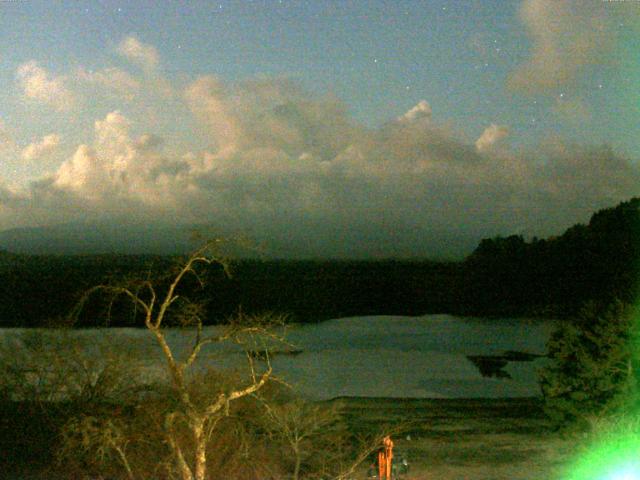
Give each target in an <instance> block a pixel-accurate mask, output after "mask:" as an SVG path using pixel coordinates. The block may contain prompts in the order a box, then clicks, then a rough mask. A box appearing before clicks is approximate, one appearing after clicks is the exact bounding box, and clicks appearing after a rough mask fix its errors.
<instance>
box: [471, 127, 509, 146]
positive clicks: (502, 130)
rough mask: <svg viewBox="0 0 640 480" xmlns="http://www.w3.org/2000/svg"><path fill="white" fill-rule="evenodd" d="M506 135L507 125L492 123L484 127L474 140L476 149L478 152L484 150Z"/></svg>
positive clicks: (507, 133)
mask: <svg viewBox="0 0 640 480" xmlns="http://www.w3.org/2000/svg"><path fill="white" fill-rule="evenodd" d="M507 135H509V129H508V128H507V127H505V126H503V125H496V124H495V123H492V124H491V125H489V126H488V127H487V128H485V129H484V131H483V132H482V135H480V137H479V138H478V139H477V140H476V149H477V150H478V151H479V152H486V151H488V150H490V149H491V147H493V146H494V145H495V144H496V143H498V142H499V141H500V140H502V139H503V138H505V137H506V136H507Z"/></svg>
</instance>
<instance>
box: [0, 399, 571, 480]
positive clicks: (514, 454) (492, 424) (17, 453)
mask: <svg viewBox="0 0 640 480" xmlns="http://www.w3.org/2000/svg"><path fill="white" fill-rule="evenodd" d="M313 408H322V409H325V410H326V411H331V410H334V409H336V408H340V411H341V412H342V415H341V418H342V420H341V423H342V427H341V428H344V430H346V431H350V432H352V433H351V435H352V436H351V437H348V441H352V439H353V438H362V437H369V438H370V437H373V436H375V435H377V433H379V432H380V430H381V428H388V427H389V426H398V425H402V426H403V431H402V432H398V433H397V434H395V435H394V441H395V443H396V448H395V453H396V457H395V461H396V462H397V464H398V465H400V464H401V463H402V460H403V459H404V460H406V462H407V463H408V466H409V467H408V472H407V473H406V474H404V475H403V476H402V477H401V478H405V479H407V480H409V479H415V480H417V479H429V478H440V479H443V480H453V479H459V478H469V479H482V478H491V479H496V480H499V479H504V480H507V479H508V480H525V479H530V480H540V479H542V478H545V479H554V478H560V477H559V476H558V474H559V473H560V472H562V471H563V470H564V469H565V468H566V466H567V465H568V464H569V463H570V462H571V461H572V459H573V457H574V452H575V451H576V437H572V436H565V435H562V434H560V433H558V432H557V431H554V430H553V429H552V426H551V424H550V422H549V421H548V420H547V418H546V417H545V415H544V413H543V411H542V408H541V403H540V400H539V399H514V400H489V399H474V400H464V399H457V400H437V399H373V398H371V399H367V398H344V399H338V400H334V401H331V402H323V403H320V404H313ZM61 412H69V408H68V406H63V405H58V406H57V407H56V406H55V405H49V408H48V409H46V410H41V409H40V408H39V407H36V406H34V405H30V404H26V403H11V404H6V403H4V404H2V410H1V412H0V415H2V417H1V419H0V428H1V429H2V430H1V431H0V442H2V443H1V444H0V451H2V452H4V454H3V457H2V458H1V459H0V460H1V462H2V463H1V464H0V469H1V470H2V471H3V472H6V474H7V475H9V476H10V478H21V476H22V478H38V480H40V479H44V478H47V479H52V480H56V479H68V478H78V479H81V478H91V477H89V475H90V474H93V475H94V477H93V478H98V477H97V474H96V472H98V471H101V472H102V474H103V475H105V477H106V472H105V469H104V467H102V470H98V467H99V459H98V458H97V457H96V455H95V453H94V454H93V455H92V456H90V455H88V452H86V453H85V452H83V451H82V447H81V446H80V445H77V447H78V451H77V452H76V453H75V455H68V454H67V456H66V457H64V458H62V457H60V454H59V453H58V450H57V448H58V446H59V445H60V442H61V440H62V439H63V438H64V437H60V436H59V435H57V434H56V425H57V426H58V427H60V426H61V425H63V424H64V423H65V417H64V415H61ZM238 413H239V410H237V409H233V411H232V413H231V415H230V417H229V418H228V419H227V420H226V421H227V422H228V423H227V424H226V425H224V426H222V429H223V430H224V431H225V435H224V437H223V439H220V441H216V442H215V443H214V445H212V447H211V448H212V451H215V452H216V453H217V454H218V455H219V459H218V462H227V463H226V465H224V468H225V469H227V470H224V472H225V475H224V478H228V479H229V480H234V479H239V478H250V479H255V478H282V479H284V478H291V474H292V470H291V468H292V467H293V465H294V464H292V459H293V458H294V456H292V451H291V449H290V448H289V447H288V446H287V444H286V442H283V441H282V439H280V440H278V439H277V437H276V436H266V435H264V434H263V436H262V437H260V435H259V434H258V430H257V429H256V426H255V424H254V423H253V422H254V421H253V420H252V421H251V424H253V425H254V426H253V427H252V428H251V429H249V430H242V429H240V430H238V428H239V425H241V424H242V422H243V421H244V422H246V421H247V420H248V418H247V415H246V414H248V413H249V412H246V413H245V414H243V415H241V416H240V417H239V416H237V415H238ZM120 415H121V419H122V420H128V419H129V418H131V416H132V415H134V413H133V412H132V411H130V410H127V409H124V410H123V411H122V413H121V414H120ZM260 418H262V416H261V415H257V416H256V419H257V420H258V421H259V420H260ZM52 422H53V423H52ZM240 432H242V433H243V434H244V435H248V434H251V435H252V436H251V437H250V439H251V441H252V443H251V444H245V445H244V446H243V448H242V449H239V450H238V449H237V447H238V443H237V442H238V436H239V434H240ZM336 436H339V431H333V432H332V433H331V435H330V436H327V437H325V441H327V440H331V441H335V439H336ZM153 438H154V432H149V441H150V442H151V441H152V440H153ZM248 438H249V437H248ZM246 439H247V438H245V440H246ZM265 440H268V441H265ZM311 440H312V441H313V443H314V449H313V451H312V452H308V453H309V457H305V460H304V462H303V468H304V470H303V472H304V474H305V475H310V474H311V471H312V470H313V469H316V471H317V468H318V463H319V462H322V461H335V460H336V459H335V458H332V457H329V458H327V455H328V454H329V452H332V451H333V448H332V445H331V444H330V443H324V444H322V443H320V442H318V439H315V440H314V439H311ZM225 442H228V443H225ZM305 445H306V446H308V445H309V444H305ZM148 448H150V447H148ZM131 454H132V455H133V452H131ZM155 455H157V452H156V453H155ZM73 457H75V459H74V458H73ZM374 457H375V455H373V454H371V455H368V456H366V458H365V459H364V461H363V462H362V464H361V465H360V466H359V467H358V468H357V469H356V470H355V472H354V474H353V476H352V478H355V479H364V478H367V473H368V471H369V469H370V465H371V464H372V463H373V462H374ZM155 458H156V457H155V456H153V457H151V458H147V462H148V463H149V466H148V468H152V466H151V465H150V464H151V463H152V462H151V460H153V459H155ZM104 460H105V461H109V462H112V465H111V467H110V468H109V469H108V470H107V471H108V472H109V476H108V477H106V478H114V479H115V478H127V477H126V474H125V473H124V472H123V471H122V468H120V467H119V466H118V460H117V459H116V458H114V457H113V456H108V457H105V459H104ZM258 465H260V466H261V468H263V471H262V474H261V475H257V476H256V473H255V469H257V468H258ZM314 465H315V466H314ZM217 468H219V467H217ZM267 468H270V469H271V472H272V473H275V472H278V473H279V474H281V475H282V476H280V477H271V476H269V475H268V474H266V473H265V471H264V470H266V469H267ZM287 469H289V470H287ZM214 471H216V470H214ZM287 472H288V473H287ZM27 474H29V475H30V476H27ZM83 475H85V477H83ZM155 475H157V474H154V475H152V476H150V477H148V478H163V477H161V476H155ZM252 475H253V476H252ZM214 478H215V477H214ZM310 478H316V477H313V476H312V477H310Z"/></svg>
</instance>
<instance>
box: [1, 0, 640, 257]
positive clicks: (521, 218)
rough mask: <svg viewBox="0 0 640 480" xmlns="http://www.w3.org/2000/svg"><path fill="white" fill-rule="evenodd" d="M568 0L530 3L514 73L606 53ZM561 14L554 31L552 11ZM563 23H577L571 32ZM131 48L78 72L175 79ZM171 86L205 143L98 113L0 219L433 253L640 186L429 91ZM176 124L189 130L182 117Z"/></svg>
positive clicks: (50, 96)
mask: <svg viewBox="0 0 640 480" xmlns="http://www.w3.org/2000/svg"><path fill="white" fill-rule="evenodd" d="M569 7H570V2H564V1H559V2H551V3H549V2H544V1H542V0H531V1H527V2H525V5H524V6H523V18H525V20H526V21H527V22H528V25H529V28H530V29H531V31H532V32H533V35H534V37H535V38H536V42H537V43H536V47H535V49H534V53H533V56H532V58H531V59H530V61H529V62H528V63H526V64H523V65H522V66H521V70H519V71H517V72H515V73H514V76H513V78H512V81H513V82H515V83H514V85H518V82H519V80H518V75H524V74H525V73H518V72H525V71H526V72H527V73H526V74H527V75H531V76H532V77H531V78H532V79H533V80H532V81H533V84H534V87H532V88H548V87H552V86H554V85H557V84H558V83H559V82H564V81H569V79H570V78H571V76H572V75H574V73H575V72H576V71H577V70H576V69H577V68H578V67H580V66H581V65H584V64H586V63H587V60H588V59H590V58H593V55H596V53H597V50H598V48H600V47H597V46H596V45H595V43H593V41H592V38H595V37H593V35H595V34H591V33H582V32H583V30H586V29H587V28H586V26H590V25H597V21H596V20H594V18H596V17H597V15H595V14H594V15H595V16H594V15H591V14H587V15H586V17H584V18H585V20H584V21H583V22H582V23H578V24H576V25H573V26H571V25H570V23H571V22H569V21H568V20H567V18H568V17H566V15H569V14H568V13H566V11H565V9H567V8H569ZM550 11H551V12H555V14H554V16H552V17H549V15H550V14H549V12H550ZM552 20H553V22H552V24H553V25H556V26H555V27H553V28H551V29H550V27H549V26H548V25H547V24H546V23H545V22H547V21H552ZM594 22H595V23H594ZM566 29H570V30H571V32H572V33H570V34H568V35H567V36H566V38H567V39H568V40H567V43H566V44H564V45H560V44H561V43H562V42H561V41H560V40H561V38H565V37H563V35H565V34H564V33H563V32H565V30H566ZM574 29H577V30H576V31H574ZM118 51H119V52H120V53H121V54H122V55H123V56H124V57H125V58H127V59H128V60H130V61H131V62H132V63H134V64H135V65H137V66H139V67H141V68H142V69H143V70H144V72H143V74H142V75H141V77H136V76H135V75H133V74H131V73H129V72H126V71H124V70H120V69H117V68H115V67H108V68H105V69H103V70H98V71H87V70H84V69H82V68H80V69H78V70H77V71H76V73H75V76H74V81H75V82H79V84H84V85H92V86H93V87H94V88H95V89H96V90H98V91H99V92H100V93H108V94H111V95H116V98H121V99H122V100H123V104H124V105H125V106H126V105H128V103H127V102H130V101H131V100H133V99H135V98H136V96H137V95H138V94H139V93H140V92H143V91H144V92H145V95H147V96H152V95H154V94H155V95H158V98H157V102H158V104H161V102H162V101H164V99H163V97H162V92H161V91H160V90H159V89H155V90H154V86H157V82H158V78H160V77H159V76H158V75H157V74H155V73H154V74H153V75H149V72H151V71H153V70H156V69H157V68H158V66H159V64H160V58H159V56H158V53H157V51H156V50H155V48H154V47H152V46H150V45H146V44H144V43H142V42H140V41H139V40H137V38H135V37H128V38H126V39H125V40H123V41H122V43H121V44H120V45H119V47H118ZM572 55H574V56H572ZM565 57H567V58H569V57H571V59H570V60H571V61H573V66H566V67H563V68H565V70H564V73H562V72H559V73H557V75H556V74H554V75H556V77H555V78H553V79H551V80H552V81H551V82H547V80H548V79H547V77H546V76H545V72H547V70H546V69H551V70H554V68H555V66H554V65H556V63H557V62H563V61H564V60H565ZM556 66H557V65H556ZM554 71H555V70H554ZM17 78H18V85H19V87H20V89H21V91H22V93H23V95H24V96H25V97H27V98H28V99H30V100H33V101H39V102H41V103H43V104H45V105H49V106H52V107H54V108H55V109H58V110H64V109H65V108H67V105H72V104H73V102H74V99H75V97H76V94H75V92H72V91H71V90H69V88H68V85H69V82H68V77H56V76H53V75H51V74H50V73H49V72H47V71H46V70H44V69H43V68H42V67H40V66H39V64H38V63H37V62H35V61H31V62H27V63H25V64H23V65H22V66H21V67H20V68H19V70H18V73H17ZM162 81H163V82H166V80H164V79H162ZM167 85H168V83H167ZM168 88H170V90H171V92H178V93H176V94H175V97H173V96H172V101H175V102H176V105H178V104H179V105H180V106H181V108H183V109H184V112H185V114H188V115H190V118H191V120H192V121H193V122H194V125H195V128H196V130H197V131H198V134H199V135H201V136H202V137H203V138H204V139H205V140H206V142H205V144H206V145H208V146H207V147H205V148H200V149H197V150H196V149H192V150H188V149H184V148H183V147H180V148H177V147H175V146H174V145H172V142H171V138H168V137H166V136H163V135H162V134H160V133H159V132H157V131H146V133H144V134H139V133H134V132H145V129H146V128H147V125H145V124H143V123H141V122H140V120H138V121H136V120H135V115H130V114H129V113H128V112H127V111H126V110H124V109H121V110H118V109H112V110H111V111H109V112H108V113H106V114H104V115H101V116H100V117H99V118H96V119H94V122H93V125H87V127H88V128H89V129H91V128H92V130H93V133H92V135H89V136H87V140H86V141H85V142H84V143H82V144H79V145H75V146H74V147H72V150H70V151H72V153H70V154H68V156H67V158H65V159H64V160H63V161H62V162H61V163H60V164H59V165H56V166H55V170H54V171H53V173H51V174H48V175H46V176H43V177H42V178H39V179H37V180H35V181H33V182H32V183H31V184H30V185H28V186H27V187H25V188H23V189H21V190H17V189H15V188H13V189H9V188H8V187H7V186H6V184H7V182H2V179H0V224H2V225H4V226H6V227H7V228H8V227H19V226H34V225H53V224H57V223H68V222H111V223H118V224H123V223H128V224H138V225H145V224H149V225H181V224H211V225H213V226H214V228H217V229H218V230H219V231H222V232H242V233H246V234H247V235H249V236H250V237H253V238H255V239H256V240H258V241H266V242H267V244H268V245H270V246H271V247H272V248H273V249H274V250H275V251H274V252H273V253H274V254H275V255H278V256H341V257H389V256H396V257H397V256H404V257H406V256H432V257H433V256H450V255H461V254H463V253H468V251H469V249H471V248H473V247H474V246H475V244H476V243H477V242H478V241H479V240H480V239H481V238H483V237H487V236H493V235H497V234H503V235H507V234H512V233H525V234H530V235H538V236H544V235H549V234H556V233H560V232H561V231H562V230H563V229H564V228H567V227H568V226H570V225H572V224H574V223H576V222H577V221H585V220H587V219H588V215H589V214H590V213H591V212H593V211H594V210H595V209H598V208H603V207H606V206H610V205H612V204H615V203H617V202H619V201H621V200H623V199H626V198H629V197H631V196H633V195H638V194H639V193H640V170H639V169H638V166H637V164H636V163H634V162H632V161H631V160H629V159H627V158H625V157H624V156H622V155H620V154H619V153H618V152H616V151H615V150H613V149H611V148H609V147H607V146H596V147H585V146H576V145H571V144H567V143H565V142H563V141H562V140H560V139H554V138H553V137H552V136H550V139H549V140H547V141H546V143H543V144H540V145H537V146H535V149H533V150H531V151H522V150H513V149H511V148H509V145H508V143H509V142H505V139H507V138H509V139H511V138H512V137H514V136H517V132H512V131H510V129H509V126H507V125H499V124H491V125H489V126H488V127H487V128H486V129H485V130H484V131H483V132H479V134H478V136H477V139H476V140H475V141H469V140H468V139H466V138H465V137H464V136H463V135H462V134H461V133H459V132H458V131H457V130H456V126H455V125H451V124H450V123H446V122H444V121H442V120H441V119H440V117H439V115H438V114H437V113H434V112H432V109H431V106H430V104H429V103H428V101H427V100H421V101H419V102H418V103H417V104H416V105H415V106H414V107H412V108H410V109H408V110H407V111H406V112H405V113H401V112H394V114H393V115H390V120H389V121H388V122H387V123H385V124H383V125H382V126H380V127H378V128H371V127H366V126H364V125H362V124H359V123H357V122H355V121H354V120H353V119H352V118H351V117H350V115H349V114H348V107H347V106H346V105H344V104H343V103H342V102H341V101H340V100H339V99H336V98H335V97H333V96H331V95H325V96H318V95H313V94H310V93H309V92H307V91H305V90H304V89H303V88H301V87H300V86H299V85H297V84H295V83H293V82H291V81H288V80H284V79H280V78H275V79H274V78H260V79H252V80H247V81H241V82H227V81H224V80H222V79H220V78H218V77H216V76H213V75H205V76H201V77H199V78H195V79H191V80H190V81H188V82H187V83H186V84H185V85H183V86H182V87H176V86H174V85H168ZM154 92H156V93H154ZM172 95H173V93H172ZM165 98H166V97H165ZM569 106H571V105H568V104H566V105H564V107H566V108H568V107H569ZM572 108H573V110H575V109H576V108H578V107H576V106H573V107H572ZM174 127H175V129H176V132H179V131H180V128H181V127H182V125H181V124H179V122H178V121H176V124H175V125H174ZM3 132H5V133H3ZM3 135H4V136H3ZM3 138H5V140H4V141H5V143H6V142H8V141H10V136H8V133H6V129H4V128H3V127H2V124H1V123H0V148H2V147H1V145H2V141H3ZM59 143H60V138H59V137H58V136H57V135H56V134H49V135H45V136H44V137H42V139H41V140H39V141H37V142H34V143H32V144H30V145H27V146H25V147H24V148H23V149H22V151H21V158H22V160H23V161H35V160H38V159H41V158H44V157H45V156H46V155H49V154H51V153H52V152H53V151H54V150H55V149H57V148H58V147H59ZM3 185H5V186H3Z"/></svg>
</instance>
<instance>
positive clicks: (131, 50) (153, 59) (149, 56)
mask: <svg viewBox="0 0 640 480" xmlns="http://www.w3.org/2000/svg"><path fill="white" fill-rule="evenodd" d="M118 53H119V54H120V55H122V56H124V57H125V58H127V59H128V60H129V61H130V62H132V63H134V64H135V65H138V66H139V67H141V68H142V69H144V70H146V71H153V70H155V69H156V68H157V67H158V65H159V63H160V55H159V54H158V51H157V50H156V48H155V47H154V46H153V45H149V44H146V43H142V42H141V41H140V40H138V39H137V38H136V37H134V36H129V37H126V38H125V39H124V40H122V42H120V45H118Z"/></svg>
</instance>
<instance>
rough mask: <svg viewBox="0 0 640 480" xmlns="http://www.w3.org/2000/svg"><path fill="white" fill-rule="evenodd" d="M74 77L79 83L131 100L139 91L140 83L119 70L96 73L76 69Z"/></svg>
mask: <svg viewBox="0 0 640 480" xmlns="http://www.w3.org/2000/svg"><path fill="white" fill-rule="evenodd" d="M76 77H77V79H78V80H80V81H81V82H86V83H88V84H92V85H96V86H98V87H101V88H103V89H105V90H106V91H109V92H114V93H117V94H120V95H122V96H124V97H125V98H127V99H129V100H131V99H133V98H134V97H135V95H136V94H137V93H138V92H139V91H140V89H141V88H142V85H141V83H140V81H139V80H138V79H136V78H134V77H133V76H131V75H130V74H129V73H127V72H125V71H124V70H120V69H119V68H114V67H110V68H105V69H103V70H98V71H95V72H94V71H88V70H85V69H84V68H80V69H78V71H77V73H76Z"/></svg>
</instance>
